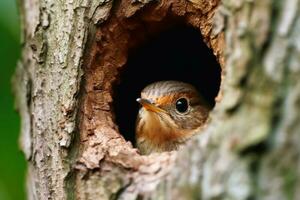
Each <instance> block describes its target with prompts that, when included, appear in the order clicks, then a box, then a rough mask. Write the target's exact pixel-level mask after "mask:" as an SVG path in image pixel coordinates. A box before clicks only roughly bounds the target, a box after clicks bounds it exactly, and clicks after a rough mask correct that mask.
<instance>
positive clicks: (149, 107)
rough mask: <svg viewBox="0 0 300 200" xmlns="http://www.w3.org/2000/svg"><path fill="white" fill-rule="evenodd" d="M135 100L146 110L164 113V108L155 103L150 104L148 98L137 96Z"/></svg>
mask: <svg viewBox="0 0 300 200" xmlns="http://www.w3.org/2000/svg"><path fill="white" fill-rule="evenodd" d="M136 101H137V102H139V103H140V104H141V105H142V106H143V107H144V108H145V109H146V110H148V111H152V112H156V113H161V112H163V113H166V111H165V110H163V109H161V108H159V107H157V106H156V105H154V104H152V103H151V102H150V101H149V100H147V99H142V98H137V99H136Z"/></svg>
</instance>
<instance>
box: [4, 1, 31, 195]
mask: <svg viewBox="0 0 300 200" xmlns="http://www.w3.org/2000/svg"><path fill="white" fill-rule="evenodd" d="M19 33H20V28H19V17H18V11H17V5H16V2H15V1H14V0H0V58H1V60H0V91H1V93H0V134H1V139H0V200H15V199H16V200H22V199H25V194H24V190H25V186H24V176H25V160H24V156H23V154H22V153H21V151H20V150H19V146H18V135H19V126H20V119H19V116H18V114H17V113H16V112H15V110H14V108H13V95H12V92H11V77H12V75H13V73H14V70H15V66H16V63H17V60H18V58H19V56H20V39H19V38H20V36H19V35H20V34H19Z"/></svg>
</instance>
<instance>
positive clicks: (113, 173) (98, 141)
mask: <svg viewBox="0 0 300 200" xmlns="http://www.w3.org/2000/svg"><path fill="white" fill-rule="evenodd" d="M20 7H21V9H20V10H21V20H22V24H23V26H22V27H23V44H22V45H23V53H22V58H21V60H20V62H19V64H18V67H17V71H16V74H15V77H14V88H15V94H16V105H17V108H18V110H19V112H20V115H21V118H22V127H21V130H22V133H21V138H20V143H21V147H22V149H23V151H24V153H25V156H26V159H27V160H28V175H27V186H28V189H27V191H28V197H29V199H139V198H143V197H144V198H147V197H148V198H150V199H201V198H202V199H239V200H240V199H299V198H300V193H299V190H297V188H299V187H300V186H299V179H298V176H299V175H300V172H299V155H300V154H299V153H300V152H299V151H300V149H299V148H298V141H299V139H300V138H299V137H300V135H299V130H300V123H299V122H300V115H299V112H298V111H299V110H300V109H299V107H300V104H299V100H300V81H299V74H300V68H299V66H300V64H299V63H300V60H299V51H300V48H299V44H300V42H299V38H300V37H299V29H300V28H299V27H300V18H299V14H298V12H297V11H298V10H299V8H300V5H299V2H298V1H292V0H290V1H278V0H273V1H271V0H265V1H246V0H241V1H229V0H224V1H222V2H219V1H218V0H210V1H195V0H193V1H192V0H190V1H184V0H179V1H175V0H171V1H167V0H161V1H151V0H145V1H142V0H136V1H109V0H108V1H74V0H69V1H65V0H63V1H57V2H49V1H44V0H40V1H33V0H31V1H22V2H20ZM177 22H180V23H185V24H189V25H192V26H193V27H195V28H197V29H199V30H200V31H201V33H202V35H203V38H204V41H205V42H206V43H207V45H208V46H209V47H210V48H212V49H213V51H214V54H215V55H216V56H217V58H218V60H219V62H220V64H221V66H222V85H221V90H220V93H219V96H218V98H217V100H218V102H217V104H216V106H215V108H214V110H213V111H212V113H211V115H210V120H209V122H208V124H207V127H206V128H205V130H204V131H203V132H202V133H201V134H199V136H197V137H196V138H195V139H194V140H192V141H191V142H189V143H188V145H187V147H185V148H184V149H183V150H181V151H179V152H178V153H176V152H170V153H163V154H159V155H156V154H154V155H150V156H141V155H139V154H138V152H137V151H136V150H135V149H133V148H132V146H131V144H130V143H128V142H127V141H126V140H125V139H124V138H123V137H122V136H121V135H120V134H119V133H118V130H117V126H116V124H115V123H114V114H113V112H112V111H113V110H112V106H111V105H112V101H113V99H112V93H113V86H114V84H115V82H116V81H117V80H118V79H119V78H120V77H119V74H120V72H119V71H120V69H122V67H123V66H124V64H125V63H126V60H127V54H128V50H129V49H130V48H133V47H136V46H138V45H139V44H141V43H142V42H143V41H144V40H146V39H145V37H144V36H145V34H146V33H148V32H150V33H151V34H152V33H153V34H159V32H160V31H162V30H163V29H164V28H167V27H168V26H171V25H172V24H173V23H177ZM145 24H146V26H147V27H148V28H147V30H145ZM132 35H135V36H136V37H135V38H134V39H133V38H132Z"/></svg>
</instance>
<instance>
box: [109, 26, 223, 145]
mask: <svg viewBox="0 0 300 200" xmlns="http://www.w3.org/2000/svg"><path fill="white" fill-rule="evenodd" d="M123 69H124V71H122V72H121V77H120V82H119V84H118V85H116V87H115V90H114V94H115V96H114V112H115V116H116V123H117V124H118V126H119V131H120V133H121V134H122V135H123V136H124V137H125V139H126V140H129V141H131V142H132V143H133V144H135V120H136V116H137V113H138V110H139V104H138V103H137V102H136V99H137V98H138V97H140V92H141V90H142V89H143V88H144V87H145V86H147V85H148V84H150V83H153V82H155V81H161V80H178V81H184V82H188V83H191V84H193V85H194V86H195V87H196V88H197V89H198V91H199V92H200V93H201V94H202V96H204V98H205V99H206V100H207V102H209V103H210V104H211V105H212V106H214V104H215V97H216V96H217V94H218V91H219V88H220V82H221V68H220V65H219V63H218V61H217V59H216V57H215V56H214V54H213V52H212V50H211V49H209V48H208V47H207V46H206V44H205V43H204V42H203V39H202V36H201V34H200V32H199V31H197V30H195V29H194V28H192V27H186V26H184V27H176V28H171V29H169V30H167V31H164V32H162V33H160V34H158V35H156V36H153V37H151V38H148V40H147V41H146V43H145V44H143V45H141V46H139V47H138V48H136V49H134V50H132V51H131V52H130V54H129V57H128V62H127V64H126V66H125V67H124V68H123Z"/></svg>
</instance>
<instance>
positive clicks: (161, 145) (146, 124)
mask: <svg viewBox="0 0 300 200" xmlns="http://www.w3.org/2000/svg"><path fill="white" fill-rule="evenodd" d="M136 132H137V136H138V137H137V145H138V147H139V149H140V150H141V151H142V152H141V153H143V154H149V153H152V152H163V151H172V150H176V149H177V148H178V146H179V145H180V144H182V143H184V142H185V141H186V140H187V139H188V138H190V137H191V136H192V135H193V133H194V132H195V131H194V130H181V129H179V128H178V126H177V125H176V124H175V122H174V121H173V120H172V119H171V117H170V116H168V115H167V114H165V113H156V112H152V111H147V110H143V112H141V113H140V115H139V121H138V124H137V130H136Z"/></svg>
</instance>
